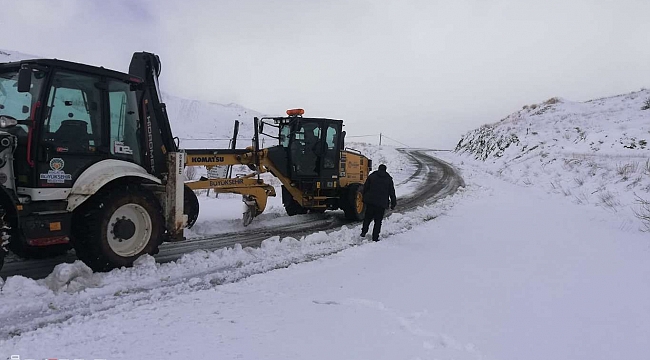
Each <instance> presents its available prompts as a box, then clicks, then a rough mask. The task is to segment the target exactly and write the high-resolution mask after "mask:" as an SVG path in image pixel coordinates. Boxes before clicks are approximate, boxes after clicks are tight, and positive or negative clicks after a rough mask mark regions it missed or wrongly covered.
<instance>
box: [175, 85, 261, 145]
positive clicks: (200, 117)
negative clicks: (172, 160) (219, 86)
mask: <svg viewBox="0 0 650 360" xmlns="http://www.w3.org/2000/svg"><path fill="white" fill-rule="evenodd" d="M163 101H164V102H165V104H166V105H167V114H168V116H169V121H170V123H171V125H172V131H173V133H174V136H178V137H179V138H180V141H181V146H182V147H185V148H200V147H201V148H226V147H228V144H229V139H230V138H232V134H233V127H234V124H235V120H239V123H240V124H239V135H238V137H237V138H238V146H237V147H240V148H241V147H246V146H250V145H251V142H250V140H251V139H252V138H253V117H255V116H257V117H260V116H263V115H262V114H261V113H258V112H257V111H253V110H249V109H246V108H244V107H243V106H240V105H237V104H228V105H222V104H217V103H212V102H204V101H198V100H189V99H183V98H180V97H177V96H173V95H170V94H167V93H163ZM208 139H209V140H208Z"/></svg>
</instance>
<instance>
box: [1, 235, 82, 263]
mask: <svg viewBox="0 0 650 360" xmlns="http://www.w3.org/2000/svg"><path fill="white" fill-rule="evenodd" d="M15 240H16V241H11V242H10V243H9V245H7V247H8V248H9V250H11V252H12V253H14V254H16V255H18V257H20V258H23V259H49V258H53V257H57V256H61V255H65V254H66V253H67V252H68V250H70V249H72V246H71V245H70V244H56V245H47V246H31V245H27V244H25V243H23V242H21V241H20V240H18V239H15Z"/></svg>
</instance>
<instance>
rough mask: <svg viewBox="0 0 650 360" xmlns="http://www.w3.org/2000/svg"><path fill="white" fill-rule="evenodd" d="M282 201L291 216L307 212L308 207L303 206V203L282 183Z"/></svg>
mask: <svg viewBox="0 0 650 360" xmlns="http://www.w3.org/2000/svg"><path fill="white" fill-rule="evenodd" d="M282 203H283V204H284V210H286V212H287V215H289V216H294V215H300V214H306V213H307V209H305V208H304V207H302V205H300V204H299V203H298V202H297V201H296V200H295V199H294V198H293V196H291V193H290V192H289V190H287V188H285V187H284V185H282Z"/></svg>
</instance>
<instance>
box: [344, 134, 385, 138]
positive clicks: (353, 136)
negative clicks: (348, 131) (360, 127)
mask: <svg viewBox="0 0 650 360" xmlns="http://www.w3.org/2000/svg"><path fill="white" fill-rule="evenodd" d="M378 135H379V134H370V135H350V136H347V135H346V136H345V137H347V138H357V137H370V136H378Z"/></svg>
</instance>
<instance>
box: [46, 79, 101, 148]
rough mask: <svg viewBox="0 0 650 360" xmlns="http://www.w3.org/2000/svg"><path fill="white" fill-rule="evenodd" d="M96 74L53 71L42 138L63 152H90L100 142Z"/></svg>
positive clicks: (99, 114) (99, 96)
mask: <svg viewBox="0 0 650 360" xmlns="http://www.w3.org/2000/svg"><path fill="white" fill-rule="evenodd" d="M99 81H100V79H99V78H97V77H94V76H89V75H83V74H78V73H73V72H66V71H58V72H56V73H55V75H54V78H53V81H52V86H51V87H50V93H49V96H48V100H47V117H46V119H45V123H44V130H45V131H44V132H43V134H44V135H43V136H44V140H45V141H46V142H48V143H51V144H52V145H54V146H56V147H57V148H58V149H60V151H63V152H94V151H95V149H96V147H98V146H101V134H102V131H101V130H102V119H101V106H100V104H101V91H100V90H99V89H98V88H97V87H96V86H95V85H96V84H97V83H98V82H99Z"/></svg>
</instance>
